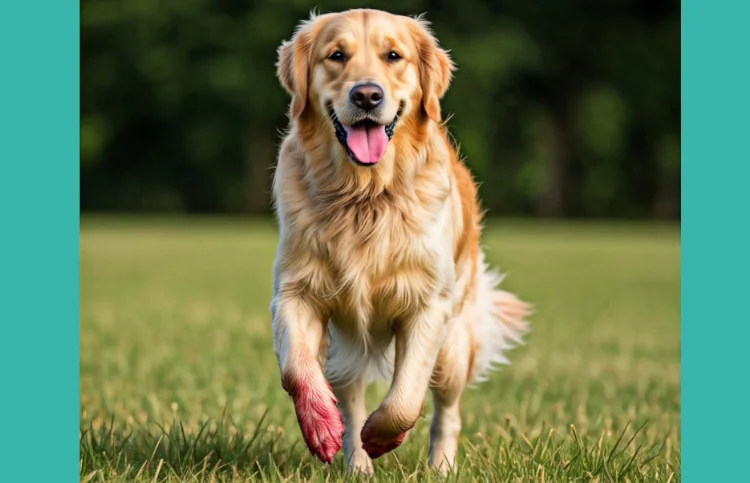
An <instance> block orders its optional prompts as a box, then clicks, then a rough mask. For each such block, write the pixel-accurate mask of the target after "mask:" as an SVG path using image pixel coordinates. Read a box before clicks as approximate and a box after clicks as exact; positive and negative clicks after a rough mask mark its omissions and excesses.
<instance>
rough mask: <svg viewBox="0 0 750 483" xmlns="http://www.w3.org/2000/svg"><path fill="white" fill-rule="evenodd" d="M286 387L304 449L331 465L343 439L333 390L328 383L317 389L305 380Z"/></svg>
mask: <svg viewBox="0 0 750 483" xmlns="http://www.w3.org/2000/svg"><path fill="white" fill-rule="evenodd" d="M285 386H287V385H285ZM289 386H291V387H287V392H288V393H289V395H290V396H292V399H293V400H294V410H295V412H296V413H297V422H298V423H299V427H300V429H301V430H302V437H303V438H304V439H305V443H306V444H307V448H308V449H309V450H310V453H312V454H313V455H315V456H317V457H318V458H319V459H320V460H321V461H323V462H324V463H329V464H330V463H332V462H333V457H334V456H335V455H336V453H338V452H339V450H340V449H341V446H342V445H343V438H344V421H343V419H342V417H341V412H340V411H339V408H338V401H337V400H336V397H335V396H334V395H333V391H331V388H330V386H328V385H327V384H325V385H323V386H322V387H320V385H312V384H310V383H309V382H306V381H297V382H296V384H291V385H289Z"/></svg>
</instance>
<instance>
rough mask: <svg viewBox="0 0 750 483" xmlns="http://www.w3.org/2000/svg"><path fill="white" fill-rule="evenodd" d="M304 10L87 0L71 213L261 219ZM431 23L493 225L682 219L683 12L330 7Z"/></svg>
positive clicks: (650, 3)
mask: <svg viewBox="0 0 750 483" xmlns="http://www.w3.org/2000/svg"><path fill="white" fill-rule="evenodd" d="M313 6H314V5H313V4H311V3H309V2H303V1H301V0H274V1H273V2H265V3H264V2H260V1H257V0H250V1H247V0H246V1H239V0H91V1H88V2H82V4H81V44H82V46H81V49H82V67H81V80H82V92H81V181H82V183H81V184H82V186H81V207H82V209H83V210H85V211H109V210H117V211H149V212H154V211H187V212H250V213H265V212H268V211H269V202H268V201H269V200H268V188H269V181H270V176H271V170H270V167H271V166H272V164H273V162H274V157H275V151H276V147H277V145H278V141H279V131H280V130H281V129H283V128H284V127H285V124H286V117H285V113H286V104H287V102H288V98H287V96H286V94H285V93H284V91H283V90H282V88H281V87H280V85H279V84H278V82H277V80H276V78H275V67H274V63H275V60H276V48H277V46H278V45H279V43H280V42H281V41H282V40H284V39H287V38H288V37H289V36H290V34H291V32H292V30H293V28H294V26H295V25H296V24H297V23H298V22H299V21H300V20H301V19H303V18H306V17H307V16H308V14H309V10H310V9H311V7H313ZM362 6H367V7H372V8H382V9H387V10H390V11H392V12H394V13H403V14H418V13H422V12H427V18H428V19H429V20H431V21H432V22H433V27H434V29H435V31H436V33H437V35H438V37H439V38H440V40H441V43H442V45H443V46H444V47H445V48H447V49H450V50H451V52H452V55H453V58H454V60H455V61H456V63H457V64H458V67H459V71H458V72H457V75H456V78H455V81H454V83H453V85H452V87H451V89H450V90H449V91H448V94H447V96H446V98H445V100H444V110H445V112H448V113H451V112H452V113H455V115H454V117H453V118H452V120H451V122H450V126H451V129H452V132H453V134H454V136H455V138H456V140H457V141H458V142H459V143H460V145H461V148H462V150H463V152H464V154H465V155H466V157H467V160H468V163H469V165H470V167H471V168H472V170H473V171H474V172H475V173H476V175H477V177H478V179H479V180H481V181H482V186H481V196H482V197H483V199H484V202H485V204H486V206H487V207H488V208H489V209H490V213H491V214H503V215H545V216H597V217H662V218H678V217H679V204H680V83H679V81H680V50H679V49H680V18H679V8H680V7H679V2H677V1H672V0H670V1H656V0H599V1H581V0H579V1H574V0H556V1H545V2H542V1H528V0H496V1H481V0H461V1H454V2H447V1H443V0H402V1H400V2H395V1H384V0H376V1H372V2H369V3H368V4H366V5H365V4H361V3H359V2H356V1H353V0H332V1H329V2H326V3H323V4H318V5H317V7H318V8H319V10H320V11H322V12H327V11H337V10H342V9H346V8H352V7H362Z"/></svg>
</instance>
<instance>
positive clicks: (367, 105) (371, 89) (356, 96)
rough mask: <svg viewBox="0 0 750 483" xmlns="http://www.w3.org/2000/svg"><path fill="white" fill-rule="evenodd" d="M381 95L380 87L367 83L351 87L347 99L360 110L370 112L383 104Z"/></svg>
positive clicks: (381, 89)
mask: <svg viewBox="0 0 750 483" xmlns="http://www.w3.org/2000/svg"><path fill="white" fill-rule="evenodd" d="M383 95H384V94H383V88H382V87H380V86H379V85H377V84H374V83H371V82H368V83H366V84H357V85H356V86H354V87H352V90H351V92H349V99H351V101H352V102H353V103H354V105H355V106H357V107H359V108H360V109H364V110H365V111H371V110H373V109H375V108H376V107H378V106H379V105H380V103H381V102H383Z"/></svg>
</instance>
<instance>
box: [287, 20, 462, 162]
mask: <svg viewBox="0 0 750 483" xmlns="http://www.w3.org/2000/svg"><path fill="white" fill-rule="evenodd" d="M452 71H453V63H452V62H451V60H450V58H449V56H448V54H447V52H445V51H444V50H443V49H441V48H440V47H439V46H438V43H437V41H436V40H435V38H434V36H433V35H432V34H431V32H430V30H429V28H428V26H427V22H425V21H424V20H422V19H421V18H417V19H414V18H410V17H405V16H400V15H392V14H389V13H386V12H382V11H378V10H364V9H362V10H349V11H346V12H343V13H333V14H325V15H321V16H312V18H311V19H310V20H309V21H305V22H303V23H302V24H301V25H300V26H299V27H298V28H297V30H296V32H295V34H294V36H293V38H292V39H291V40H289V41H287V42H284V43H282V44H281V47H280V48H279V61H278V76H279V79H280V81H281V84H282V85H283V86H284V88H285V89H286V90H287V91H288V92H289V93H290V94H291V95H292V103H291V108H290V115H291V117H292V118H293V119H296V120H300V119H302V118H304V119H308V120H311V121H312V122H313V123H314V124H315V125H320V124H319V123H317V122H315V121H320V120H323V119H325V124H327V125H328V126H329V127H330V129H328V130H327V131H328V135H330V136H331V137H332V138H335V139H337V140H338V142H339V143H340V145H341V147H342V152H343V153H344V154H346V155H347V156H348V157H349V159H350V160H351V161H353V162H355V163H356V164H359V165H363V166H373V165H375V164H376V163H378V162H379V161H380V160H381V159H383V157H384V154H385V152H386V149H387V147H388V144H389V141H390V140H391V139H392V138H393V137H394V136H399V132H400V125H401V124H402V122H403V121H405V120H406V119H412V120H414V121H415V122H419V123H424V122H430V121H434V122H439V121H440V120H441V114H440V99H441V98H442V97H443V95H444V94H445V91H446V90H447V88H448V84H449V83H450V79H451V73H452Z"/></svg>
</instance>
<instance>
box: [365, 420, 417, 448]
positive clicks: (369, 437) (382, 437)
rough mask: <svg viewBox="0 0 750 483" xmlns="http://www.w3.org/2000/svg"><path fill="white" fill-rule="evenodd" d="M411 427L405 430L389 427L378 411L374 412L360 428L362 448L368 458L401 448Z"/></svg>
mask: <svg viewBox="0 0 750 483" xmlns="http://www.w3.org/2000/svg"><path fill="white" fill-rule="evenodd" d="M412 426H413V424H412V425H410V426H409V427H407V428H406V429H396V428H393V427H389V424H388V421H387V419H386V418H384V417H383V415H382V414H380V411H375V412H374V413H372V414H371V415H370V417H369V418H368V419H367V422H365V425H364V427H363V428H362V433H361V438H362V448H363V449H364V450H365V452H367V455H368V456H369V457H370V458H372V459H375V458H378V457H380V456H382V455H384V454H385V453H388V452H389V451H393V450H394V449H396V448H398V447H399V446H401V443H403V442H404V439H406V435H407V433H408V432H409V430H410V429H411V427H412Z"/></svg>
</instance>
